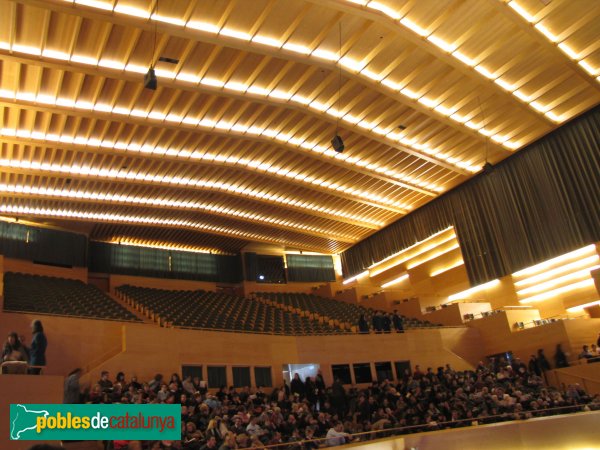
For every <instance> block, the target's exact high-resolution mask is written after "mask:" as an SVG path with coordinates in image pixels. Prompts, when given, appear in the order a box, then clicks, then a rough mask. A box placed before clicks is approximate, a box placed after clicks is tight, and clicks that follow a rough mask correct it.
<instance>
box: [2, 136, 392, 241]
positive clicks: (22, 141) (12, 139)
mask: <svg viewBox="0 0 600 450" xmlns="http://www.w3.org/2000/svg"><path fill="white" fill-rule="evenodd" d="M2 141H3V142H7V143H8V142H10V143H15V144H20V145H23V144H26V145H32V146H44V147H48V148H56V149H58V148H61V149H62V148H64V149H67V150H74V151H85V152H89V153H91V154H96V152H95V151H94V150H92V149H90V148H89V147H86V146H77V145H74V144H63V143H56V144H55V145H53V144H54V143H51V142H45V141H43V142H39V143H38V142H32V141H31V140H28V139H22V138H17V137H8V138H4V137H3V138H2ZM102 153H103V154H106V155H113V156H117V157H123V156H130V157H132V158H133V157H135V156H136V155H134V154H132V155H126V154H123V153H117V152H114V151H112V150H110V149H102ZM150 157H151V155H144V158H150ZM164 159H165V157H156V160H164ZM178 161H179V160H178ZM181 162H182V163H184V162H185V161H181ZM196 164H198V165H201V162H200V161H198V162H196ZM4 170H7V169H4ZM10 170H11V171H16V172H18V171H17V169H10ZM236 170H237V169H236ZM30 172H35V173H40V174H56V175H57V176H58V175H59V174H57V173H56V172H49V171H43V170H37V169H27V170H23V171H20V172H18V173H30ZM257 173H259V172H251V174H252V175H255V174H257ZM261 175H262V173H261ZM62 176H66V175H62ZM68 177H69V178H76V177H78V175H76V174H69V175H68ZM80 178H81V179H89V177H86V176H84V175H81V176H80ZM102 180H103V179H102ZM107 180H108V178H107ZM278 180H279V179H278ZM117 182H119V183H133V184H136V185H140V186H147V182H145V181H144V180H118V181H117ZM165 186H168V187H172V188H181V187H182V186H180V185H175V184H165ZM185 188H186V189H193V190H200V191H207V190H208V191H214V192H216V193H222V194H227V195H229V196H233V197H238V198H242V199H245V200H251V201H255V202H258V203H263V204H265V205H268V206H270V207H277V208H282V209H289V210H292V211H296V212H300V213H302V214H306V215H309V216H315V217H320V218H323V219H329V220H335V221H337V222H341V223H345V224H348V225H354V226H358V227H361V228H367V229H371V230H378V229H379V228H380V227H378V226H376V225H373V224H370V223H367V222H362V221H359V220H354V219H348V218H344V217H340V216H338V215H335V214H327V213H322V212H319V211H315V210H308V209H306V208H302V207H298V206H294V205H289V204H279V203H273V202H270V201H269V200H266V199H261V198H258V197H257V198H255V197H248V196H246V195H244V194H239V193H236V192H232V191H226V192H225V191H222V190H218V189H216V188H214V189H211V188H209V187H201V186H185ZM327 193H328V192H327ZM369 206H374V205H369Z"/></svg>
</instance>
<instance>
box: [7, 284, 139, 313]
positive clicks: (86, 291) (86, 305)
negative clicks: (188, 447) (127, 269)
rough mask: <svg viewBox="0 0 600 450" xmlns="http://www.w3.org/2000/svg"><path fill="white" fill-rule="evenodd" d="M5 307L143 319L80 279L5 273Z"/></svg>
mask: <svg viewBox="0 0 600 450" xmlns="http://www.w3.org/2000/svg"><path fill="white" fill-rule="evenodd" d="M4 311H15V312H28V313H37V314H54V315H59V316H77V317H88V318H93V319H102V320H121V321H136V322H137V321H140V319H138V318H137V317H136V316H135V315H133V314H132V313H131V312H129V311H128V310H127V309H125V308H124V307H123V306H121V305H120V304H119V303H117V302H115V301H114V300H113V299H112V298H110V297H108V296H107V295H105V294H104V293H103V292H102V291H100V290H99V289H98V288H96V287H94V286H90V285H87V284H85V283H83V282H82V281H79V280H71V279H66V278H55V277H45V276H39V275H29V274H23V273H13V272H7V273H5V274H4Z"/></svg>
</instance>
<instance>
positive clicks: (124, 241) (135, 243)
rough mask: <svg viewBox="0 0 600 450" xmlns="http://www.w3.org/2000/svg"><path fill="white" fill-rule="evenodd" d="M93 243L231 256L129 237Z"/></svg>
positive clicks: (225, 253) (217, 251)
mask: <svg viewBox="0 0 600 450" xmlns="http://www.w3.org/2000/svg"><path fill="white" fill-rule="evenodd" d="M94 242H104V243H107V244H117V245H128V246H131V247H144V248H156V249H159V250H177V251H181V252H190V253H210V254H221V255H231V254H232V253H227V252H223V251H222V250H219V249H213V248H202V247H193V246H187V245H178V244H169V243H168V242H162V243H159V244H153V243H151V242H150V241H146V240H144V239H137V238H130V237H115V238H112V239H110V240H94Z"/></svg>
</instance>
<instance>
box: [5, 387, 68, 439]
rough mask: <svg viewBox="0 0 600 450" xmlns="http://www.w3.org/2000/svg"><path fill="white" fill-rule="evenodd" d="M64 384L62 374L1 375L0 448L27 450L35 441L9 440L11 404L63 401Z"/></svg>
mask: <svg viewBox="0 0 600 450" xmlns="http://www.w3.org/2000/svg"><path fill="white" fill-rule="evenodd" d="M63 385H64V378H63V377H61V376H46V375H44V376H31V375H29V376H28V375H0V399H1V401H0V448H2V450H25V449H28V448H29V447H31V446H32V445H33V444H34V443H35V442H31V441H23V442H21V441H11V440H9V437H10V428H9V427H10V404H11V403H24V404H28V403H33V404H35V403H62V401H63ZM38 443H40V442H38ZM54 444H58V443H54Z"/></svg>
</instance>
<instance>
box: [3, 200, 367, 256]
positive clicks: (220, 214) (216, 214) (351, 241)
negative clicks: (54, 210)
mask: <svg viewBox="0 0 600 450" xmlns="http://www.w3.org/2000/svg"><path fill="white" fill-rule="evenodd" d="M10 196H11V197H17V198H26V199H40V200H42V201H43V200H66V201H73V202H78V203H84V204H89V205H111V206H115V207H117V208H130V207H131V206H135V204H134V203H123V202H117V201H114V200H105V199H103V200H91V199H84V198H78V197H75V196H73V197H67V196H59V195H37V194H34V193H27V194H25V193H19V192H15V193H13V192H11V193H10ZM143 207H144V208H148V209H156V210H160V211H167V212H168V211H178V212H179V211H180V212H184V213H185V212H188V213H195V214H202V215H203V216H204V215H205V214H208V215H210V216H214V217H225V218H227V219H228V220H232V221H234V222H244V223H251V224H253V225H260V226H261V227H266V228H274V229H276V230H278V231H287V232H293V233H299V234H305V235H307V236H317V237H320V238H325V239H334V240H336V241H339V242H344V243H346V244H354V243H356V242H357V240H356V239H349V238H347V237H340V236H338V235H336V233H335V232H331V233H320V232H318V231H308V230H302V229H300V228H293V227H287V226H285V225H278V224H275V223H263V222H258V221H256V220H252V219H248V218H244V217H238V216H233V215H227V213H224V212H214V211H210V210H205V209H177V208H174V207H172V206H160V205H143ZM174 218H175V217H174ZM240 228H243V225H242V226H240ZM267 234H271V233H267ZM272 234H274V235H276V234H278V232H273V233H272Z"/></svg>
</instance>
